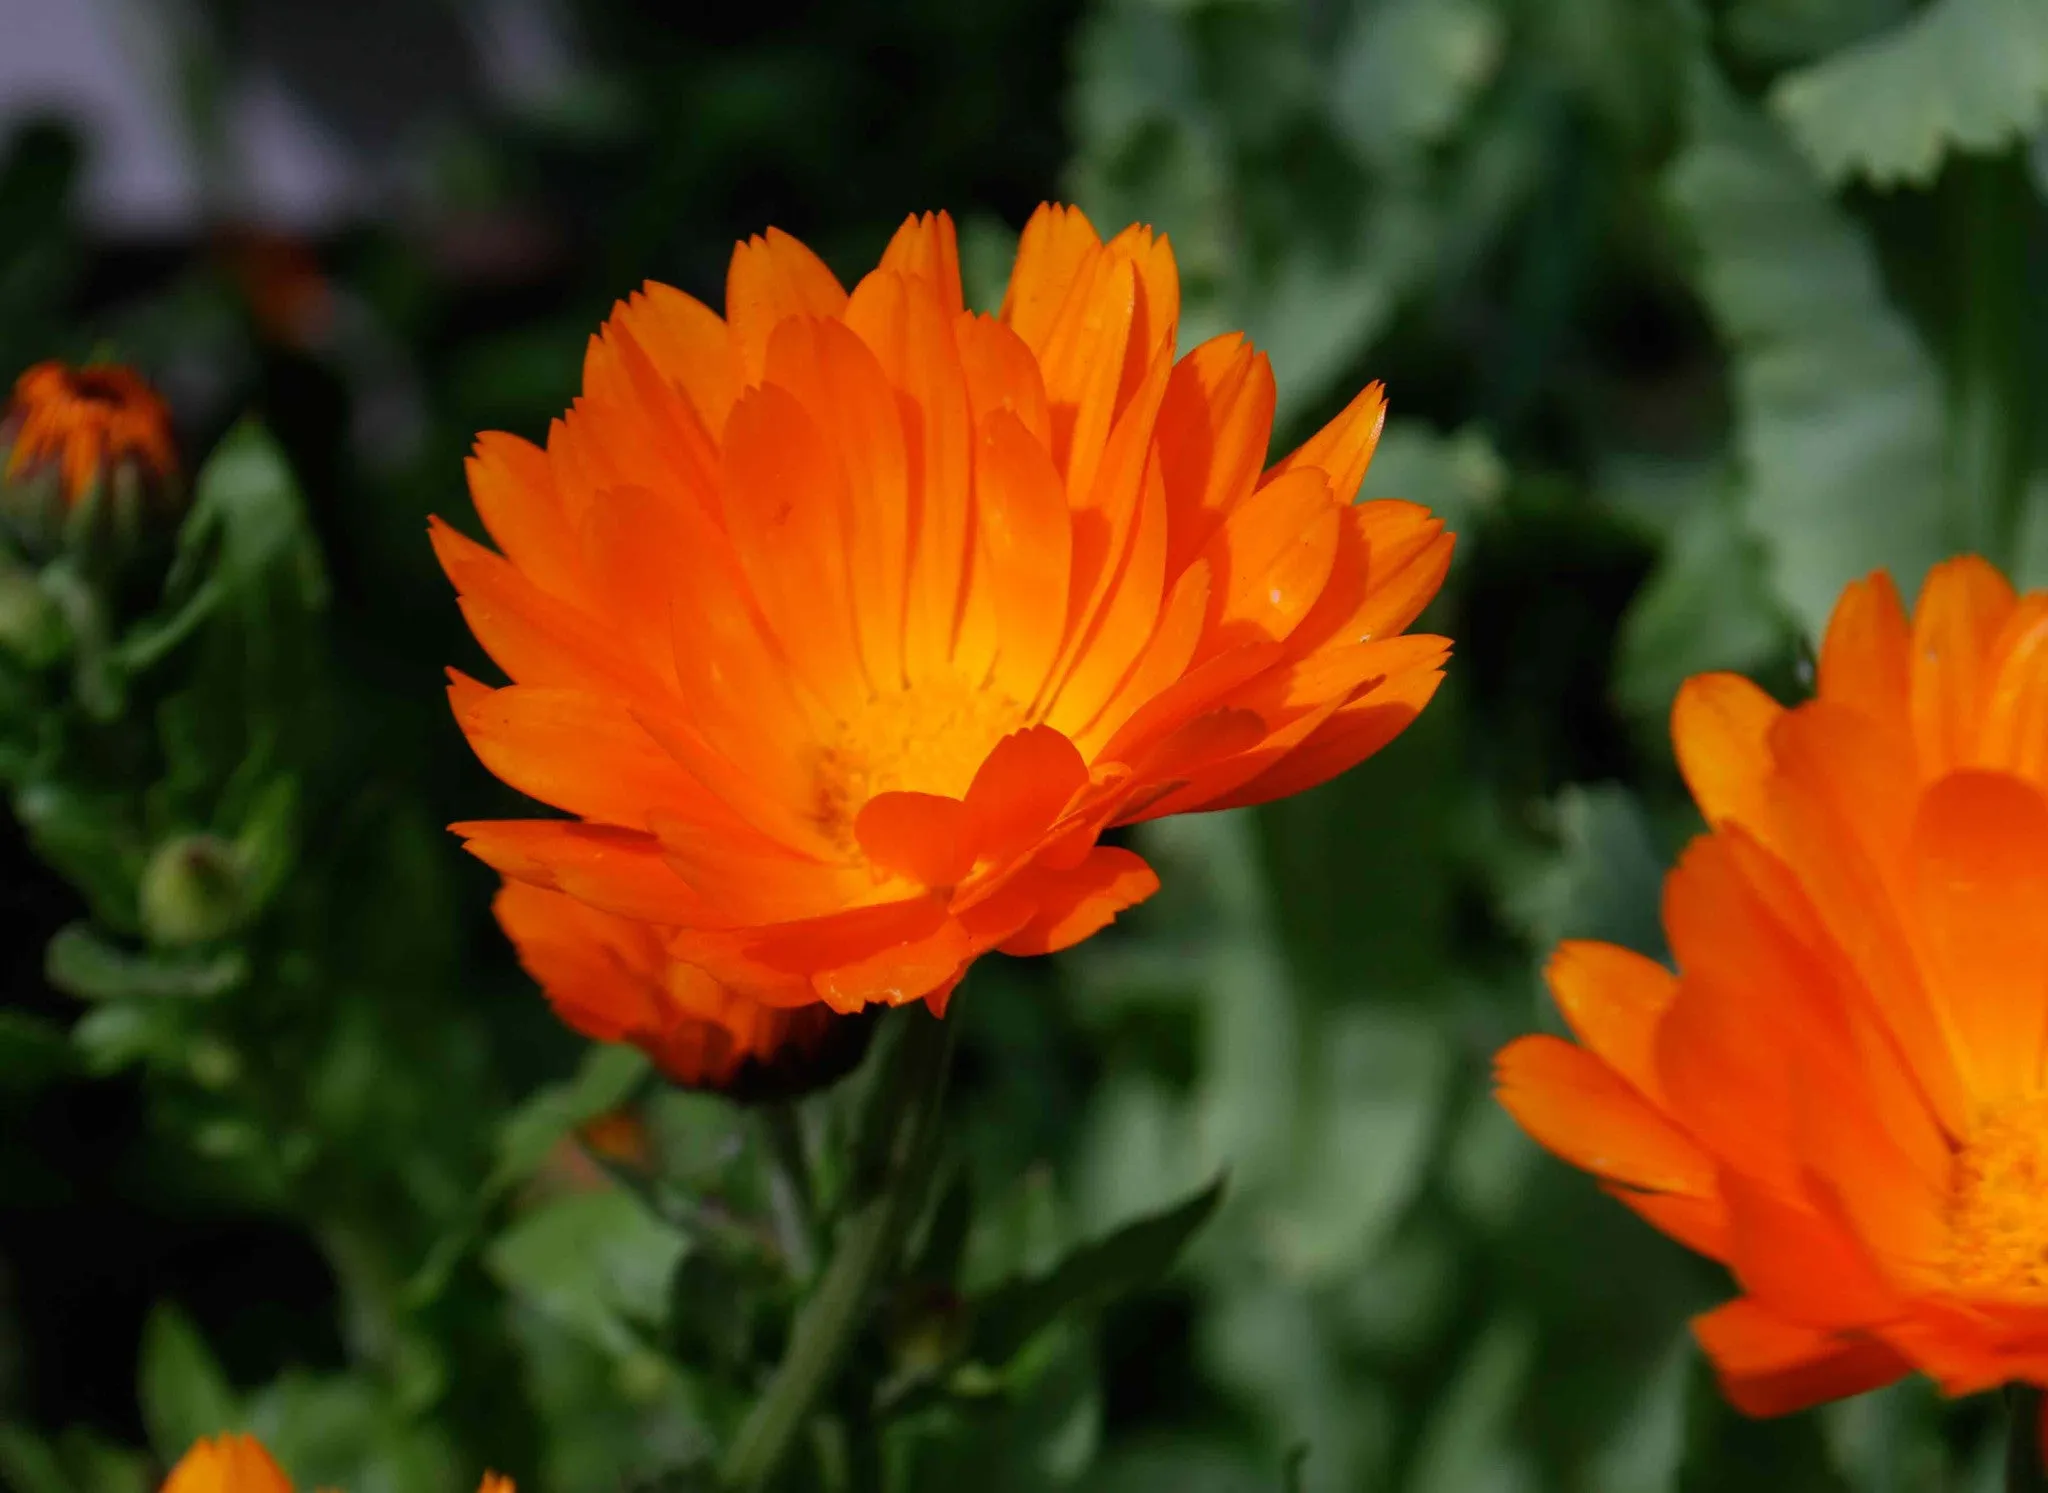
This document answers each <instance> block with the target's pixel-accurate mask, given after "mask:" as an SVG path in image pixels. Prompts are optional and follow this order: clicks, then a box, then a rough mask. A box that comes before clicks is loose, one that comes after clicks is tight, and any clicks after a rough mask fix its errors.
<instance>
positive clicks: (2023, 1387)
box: [2005, 1384, 2048, 1493]
mask: <svg viewBox="0 0 2048 1493" xmlns="http://www.w3.org/2000/svg"><path fill="white" fill-rule="evenodd" d="M2005 1405H2006V1410H2007V1411H2008V1413H2010V1415H2011V1416H2012V1427H2011V1429H2010V1430H2009V1431H2008V1432H2007V1435H2008V1436H2009V1438H2010V1439H2009V1440H2008V1441H2007V1442H2006V1446H2005V1488H2006V1493H2048V1465H2044V1458H2048V1448H2044V1447H2043V1445H2042V1442H2043V1440H2044V1439H2048V1424H2044V1422H2043V1421H2042V1418H2041V1412H2042V1403H2041V1391H2040V1390H2038V1389H2036V1388H2035V1387H2034V1386H2033V1385H2031V1384H2013V1385H2009V1386H2007V1388H2006V1391H2005Z"/></svg>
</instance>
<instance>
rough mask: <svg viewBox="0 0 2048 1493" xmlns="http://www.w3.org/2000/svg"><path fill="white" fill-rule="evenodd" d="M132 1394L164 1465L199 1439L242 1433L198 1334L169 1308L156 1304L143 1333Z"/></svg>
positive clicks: (230, 1395)
mask: <svg viewBox="0 0 2048 1493" xmlns="http://www.w3.org/2000/svg"><path fill="white" fill-rule="evenodd" d="M136 1393H137V1396H138V1398H139V1399H140V1401H141V1404H142V1423H143V1425H144V1426H146V1427H147V1428H148V1430H149V1444H150V1447H151V1449H152V1450H154V1451H155V1452H156V1454H157V1456H158V1457H159V1458H161V1459H162V1460H163V1461H164V1463H166V1464H167V1465H168V1464H170V1463H172V1462H175V1461H177V1460H178V1458H179V1457H181V1456H183V1455H184V1454H185V1451H186V1448H188V1447H190V1446H191V1445H192V1443H193V1442H195V1441H197V1440H198V1439H199V1438H200V1437H202V1436H218V1435H219V1434H220V1433H221V1432H222V1431H233V1430H239V1429H241V1426H242V1423H243V1418H242V1412H241V1407H240V1405H239V1404H238V1403H237V1401H236V1397H235V1391H234V1388H233V1386H231V1385H230V1384H229V1383H228V1381H227V1376H226V1375H225V1374H223V1373H222V1372H221V1369H220V1365H219V1364H218V1363H216V1362H215V1361H214V1357H213V1351H212V1350H211V1349H210V1348H208V1347H207V1346H206V1341H205V1339H203V1338H202V1337H200V1335H199V1332H198V1329H196V1328H195V1327H193V1325H192V1324H191V1322H190V1321H189V1320H187V1319H186V1316H185V1314H184V1313H183V1312H181V1311H179V1310H178V1308H177V1307H175V1306H173V1305H171V1303H169V1302H167V1301H166V1302H159V1303H158V1304H157V1307H156V1309H155V1310H154V1311H152V1312H151V1313H150V1314H149V1320H148V1321H147V1322H146V1323H144V1324H143V1328H142V1358H141V1365H140V1369H139V1379H138V1383H137V1387H136Z"/></svg>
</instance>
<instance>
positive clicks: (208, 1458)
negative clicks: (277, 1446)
mask: <svg viewBox="0 0 2048 1493" xmlns="http://www.w3.org/2000/svg"><path fill="white" fill-rule="evenodd" d="M163 1493H292V1481H291V1479H290V1478H288V1477H286V1476H285V1475H284V1469H282V1468H281V1467H279V1466H278V1465H277V1463H276V1462H274V1461H272V1460H271V1456H270V1453H269V1452H267V1451H265V1450H264V1449H263V1443H262V1442H260V1441H258V1440H257V1439H256V1438H255V1437H254V1436H234V1435H230V1436H217V1437H213V1438H211V1439H208V1438H205V1437H201V1438H200V1439H199V1440H197V1441H195V1442H193V1443H192V1447H191V1449H190V1450H189V1451H187V1452H186V1453H185V1455H184V1456H182V1457H180V1458H179V1459H178V1465H177V1466H176V1467H173V1468H172V1469H171V1475H170V1476H169V1477H168V1478H166V1479H165V1480H164V1486H163Z"/></svg>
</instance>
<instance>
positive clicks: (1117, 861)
mask: <svg viewBox="0 0 2048 1493" xmlns="http://www.w3.org/2000/svg"><path fill="white" fill-rule="evenodd" d="M1013 885H1014V886H1015V887H1016V889H1017V890H1018V891H1020V892H1022V893H1024V894H1025V895H1028V896H1030V897H1031V898H1033V899H1034V900H1035V901H1036V903H1037V906H1038V911H1037V913H1036V914H1035V915H1034V916H1033V917H1032V919H1031V921H1030V922H1028V923H1026V924H1025V925H1024V926H1023V927H1022V928H1020V929H1019V930H1018V931H1017V932H1016V933H1014V934H1012V935H1011V936H1010V937H1008V938H1007V939H1005V940H1004V941H1003V942H1002V944H1001V945H1000V946H999V947H1000V948H1001V949H1002V951H1003V952H1004V953H1005V954H1051V953H1056V952H1058V951H1059V950H1061V949H1064V948H1068V947H1070V946H1072V945H1074V944H1077V943H1079V942H1080V941H1081V940H1082V939H1084V938H1088V937H1090V936H1091V935H1093V934H1095V933H1096V932H1099V931H1100V930H1101V929H1103V928H1105V927H1107V926H1108V925H1109V924H1110V923H1111V922H1113V921H1114V920H1115V918H1116V915H1117V914H1118V913H1120V912H1122V911H1123V910H1124V909H1125V908H1126V907H1131V906H1134V905H1136V904H1137V903H1140V902H1142V901H1144V900H1145V899H1146V898H1147V897H1149V896H1151V895H1152V894H1153V893H1154V892H1156V891H1158V890H1159V878H1158V876H1156V875H1155V874H1153V871H1152V868H1151V867H1150V866H1148V865H1146V864H1145V862H1144V860H1143V859H1142V858H1141V857H1140V856H1138V855H1136V854H1134V853H1133V852H1131V851H1128V850H1122V849H1119V848H1117V847H1116V846H1113V845H1098V846H1096V847H1095V848H1094V849H1093V850H1091V851H1089V852H1088V854H1087V856H1086V857H1085V858H1084V859H1083V860H1082V861H1081V863H1080V864H1079V865H1077V866H1075V867H1073V868H1072V869H1071V870H1066V871H1051V870H1046V869H1044V868H1042V867H1034V868H1033V869H1031V870H1029V871H1027V872H1025V873H1024V874H1023V875H1022V876H1020V877H1018V878H1017V880H1016V882H1015V883H1013Z"/></svg>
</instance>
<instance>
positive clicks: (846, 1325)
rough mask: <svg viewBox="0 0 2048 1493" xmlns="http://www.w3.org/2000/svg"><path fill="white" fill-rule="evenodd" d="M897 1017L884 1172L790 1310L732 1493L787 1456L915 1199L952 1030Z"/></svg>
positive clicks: (735, 1448)
mask: <svg viewBox="0 0 2048 1493" xmlns="http://www.w3.org/2000/svg"><path fill="white" fill-rule="evenodd" d="M901 1019H902V1020H904V1021H906V1022H908V1023H909V1028H908V1030H906V1031H905V1032H904V1033H903V1041H904V1043H905V1044H906V1047H905V1050H904V1052H903V1061H902V1064H901V1067H900V1068H899V1069H898V1072H897V1082H899V1083H900V1084H901V1085H902V1086H903V1089H904V1094H903V1098H904V1100H905V1102H904V1104H903V1106H902V1108H901V1109H900V1110H899V1112H898V1113H899V1114H900V1120H899V1122H898V1126H897V1130H896V1133H895V1136H894V1138H893V1140H894V1143H893V1144H892V1145H891V1146H890V1149H889V1165H888V1170H887V1171H886V1173H885V1174H884V1175H883V1177H882V1178H881V1180H880V1184H879V1186H877V1188H876V1189H875V1190H874V1192H873V1193H872V1194H871V1195H870V1196H868V1197H867V1198H866V1199H865V1200H863V1201H862V1202H861V1203H860V1204H859V1206H858V1207H857V1208H856V1209H855V1210H854V1211H853V1212H852V1213H851V1214H850V1215H849V1216H848V1217H847V1218H846V1220H845V1222H844V1223H842V1224H841V1225H840V1228H839V1237H838V1239H837V1241H836V1243H835V1245H834V1248H833V1251H832V1258H831V1261H830V1262H829V1263H828V1264H827V1265H826V1266H825V1273H824V1275H823V1276H822V1277H820V1279H819V1281H818V1285H817V1289H816V1290H815V1291H813V1292H812V1294H811V1298H810V1300H809V1301H807V1302H805V1303H804V1307H803V1310H802V1311H801V1312H800V1313H799V1314H798V1316H797V1321H796V1328H795V1331H794V1332H793V1333H792V1334H791V1336H790V1343H789V1351H788V1353H787V1354H786V1355H785V1356H784V1358H783V1360H782V1363H781V1365H780V1366H779V1367H778V1368H777V1369H776V1370H775V1376H774V1377H773V1378H772V1379H770V1380H769V1382H768V1388H767V1390H766V1391H765V1392H763V1394H762V1396H761V1398H760V1399H759V1400H757V1401H755V1403H754V1407H753V1409H752V1410H750V1411H748V1412H747V1418H746V1420H745V1421H744V1422H743V1423H742V1424H741V1426H740V1429H739V1434H738V1435H737V1436H735V1437H734V1438H733V1442H732V1445H731V1446H730V1447H729V1448H728V1449H727V1451H726V1455H725V1461H724V1464H723V1465H722V1466H721V1467H720V1469H719V1474H720V1480H721V1481H722V1482H723V1484H724V1485H725V1486H726V1487H727V1488H730V1489H732V1490H734V1493H753V1490H755V1489H759V1488H763V1487H766V1486H767V1485H768V1481H769V1479H770V1478H772V1477H774V1475H775V1473H776V1471H777V1469H778V1468H780V1467H781V1465H782V1462H783V1460H784V1458H786V1457H787V1456H788V1455H789V1452H790V1450H791V1449H792V1447H793V1446H794V1445H795V1443H796V1441H797V1440H798V1438H799V1436H800V1435H801V1433H802V1431H803V1427H804V1423H805V1422H806V1421H807V1420H808V1419H809V1417H810V1414H811V1411H812V1410H813V1409H814V1408H815V1407H816V1405H817V1404H818V1402H819V1400H820V1399H821V1398H822V1397H823V1396H824V1394H825V1393H826V1391H827V1390H829V1389H830V1388H831V1385H832V1381H833V1380H834V1378H836V1377H837V1375H838V1372H839V1367H840V1365H841V1364H842V1363H843V1362H844V1361H845V1358H846V1352H847V1349H848V1348H850V1347H851V1346H852V1345H853V1341H854V1339H855V1338H856V1337H857V1336H858V1335H859V1333H860V1329H861V1327H862V1325H863V1324H864V1323H865V1322H866V1321H867V1319H868V1314H869V1311H870V1310H871V1309H872V1305H873V1298H874V1296H875V1293H876V1291H877V1289H878V1288H879V1287H880V1286H881V1285H883V1284H884V1282H885V1281H886V1280H887V1278H888V1276H889V1273H890V1271H891V1270H892V1269H893V1268H894V1266H895V1264H896V1261H897V1258H898V1256H900V1255H901V1254H902V1252H903V1236H904V1233H905V1231H906V1230H907V1229H908V1228H909V1227H910V1223H911V1220H912V1219H913V1218H914V1217H915V1216H916V1213H917V1209H918V1204H919V1202H920V1201H921V1199H922V1198H923V1196H924V1192H925V1187H926V1183H927V1181H928V1180H929V1178H930V1175H931V1167H932V1157H933V1154H934V1152H935V1151H936V1150H937V1144H936V1143H937V1139H938V1118H939V1110H940V1107H941V1103H942V1101H943V1099H944V1097H945V1091H946V1076H947V1073H948V1070H949V1069H950V1068H951V1066H952V1056H953V1029H952V1026H951V1025H950V1024H949V1023H946V1022H942V1021H938V1020H935V1019H933V1018H932V1017H930V1016H927V1015H926V1014H925V1013H924V1012H922V1011H915V1010H914V1011H910V1012H907V1013H905V1015H904V1016H903V1017H902V1018H901Z"/></svg>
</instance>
